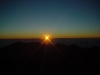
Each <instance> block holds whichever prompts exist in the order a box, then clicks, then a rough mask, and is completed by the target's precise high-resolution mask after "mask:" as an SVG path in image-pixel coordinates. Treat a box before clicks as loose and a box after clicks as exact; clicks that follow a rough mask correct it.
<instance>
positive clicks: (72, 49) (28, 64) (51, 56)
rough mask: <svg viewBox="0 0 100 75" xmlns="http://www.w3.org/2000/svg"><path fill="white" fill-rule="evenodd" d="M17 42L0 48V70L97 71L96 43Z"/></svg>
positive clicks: (99, 66) (99, 55) (98, 51)
mask: <svg viewBox="0 0 100 75" xmlns="http://www.w3.org/2000/svg"><path fill="white" fill-rule="evenodd" d="M40 45H41V43H39V42H31V43H22V42H17V43H14V44H11V45H9V46H6V47H3V48H0V69H1V70H0V72H8V73H9V72H11V73H12V72H14V73H16V72H21V73H26V72H28V73H34V74H52V73H53V74H64V73H66V72H78V73H80V74H85V72H99V71H100V62H99V60H100V47H91V48H81V47H78V46H76V45H73V44H72V45H64V44H60V43H56V44H55V45H52V44H42V45H41V46H40Z"/></svg>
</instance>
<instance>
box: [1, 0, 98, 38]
mask: <svg viewBox="0 0 100 75" xmlns="http://www.w3.org/2000/svg"><path fill="white" fill-rule="evenodd" d="M50 33H51V36H52V37H56V38H95V37H96V38H98V37H99V38H100V1H99V0H0V38H40V37H41V36H42V34H50Z"/></svg>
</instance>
